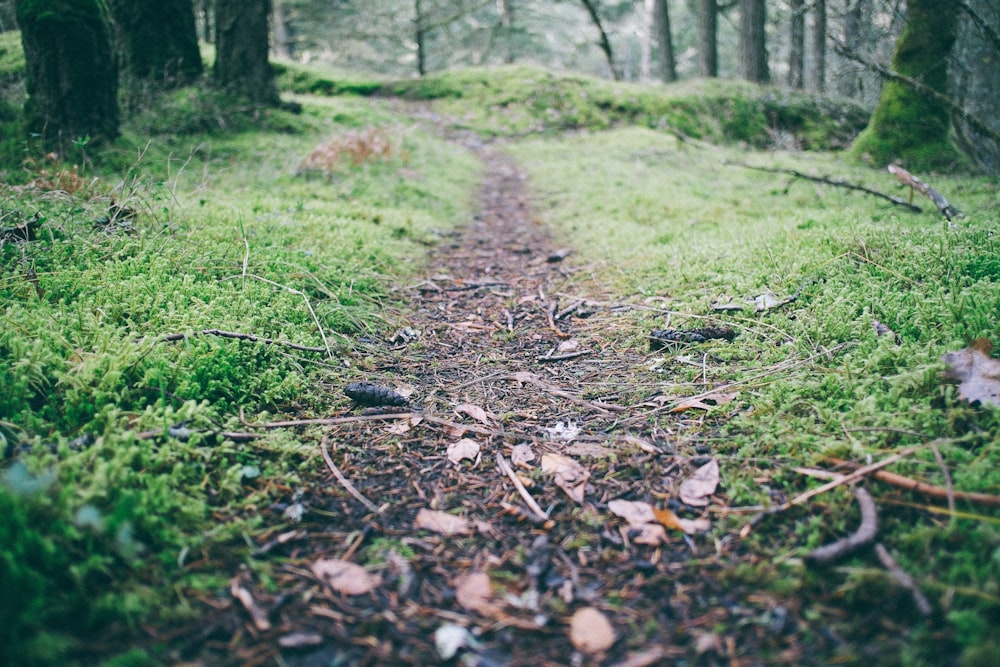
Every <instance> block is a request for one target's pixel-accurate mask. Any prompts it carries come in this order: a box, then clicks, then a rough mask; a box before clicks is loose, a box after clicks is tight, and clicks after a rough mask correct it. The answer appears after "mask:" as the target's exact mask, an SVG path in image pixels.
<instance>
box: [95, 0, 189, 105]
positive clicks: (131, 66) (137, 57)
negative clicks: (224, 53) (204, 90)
mask: <svg viewBox="0 0 1000 667" xmlns="http://www.w3.org/2000/svg"><path fill="white" fill-rule="evenodd" d="M108 7H109V8H110V9H111V15H112V17H113V18H114V22H115V27H116V33H117V37H118V48H119V53H120V54H121V56H122V63H123V64H124V67H125V70H126V71H127V72H128V74H129V75H130V76H133V77H135V78H136V79H140V80H144V81H152V82H155V83H158V84H162V85H165V86H167V87H171V86H176V85H182V84H184V83H187V82H190V81H193V80H194V79H197V78H198V77H199V76H201V72H202V63H201V52H200V51H199V50H198V35H197V33H196V31H195V22H194V5H193V3H192V0H109V1H108Z"/></svg>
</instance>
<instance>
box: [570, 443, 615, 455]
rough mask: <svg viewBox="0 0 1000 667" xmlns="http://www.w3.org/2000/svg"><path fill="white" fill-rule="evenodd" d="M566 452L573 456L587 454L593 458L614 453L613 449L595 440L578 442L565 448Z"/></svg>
mask: <svg viewBox="0 0 1000 667" xmlns="http://www.w3.org/2000/svg"><path fill="white" fill-rule="evenodd" d="M566 453H567V454H572V455H573V456H589V457H591V458H595V459H603V458H607V457H609V456H612V455H614V453H615V451H614V450H613V449H610V448H608V447H605V446H603V445H598V444H597V443H596V442H578V443H576V444H575V445H570V446H569V447H567V448H566Z"/></svg>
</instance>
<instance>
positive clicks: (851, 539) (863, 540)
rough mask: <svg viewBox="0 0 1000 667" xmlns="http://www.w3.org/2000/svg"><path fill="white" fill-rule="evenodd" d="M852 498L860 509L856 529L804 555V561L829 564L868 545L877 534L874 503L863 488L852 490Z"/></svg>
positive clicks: (876, 514) (876, 516)
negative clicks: (859, 519)
mask: <svg viewBox="0 0 1000 667" xmlns="http://www.w3.org/2000/svg"><path fill="white" fill-rule="evenodd" d="M854 497H855V498H856V499H857V501H858V506H859V507H860V508H861V525H860V526H858V529H857V530H856V531H855V532H853V533H851V534H850V535H848V536H847V537H842V538H840V539H839V540H836V541H835V542H831V543H830V544H826V545H824V546H821V547H819V548H816V549H813V550H812V551H810V552H809V553H808V554H806V560H809V561H812V562H814V563H829V562H830V561H832V560H835V559H837V558H840V557H841V556H843V555H845V554H847V553H849V552H851V551H854V550H855V549H857V548H858V547H860V546H862V545H865V544H868V543H869V542H871V541H873V540H874V539H875V535H876V533H878V512H876V511H875V501H874V500H872V497H871V494H869V493H868V492H867V491H865V489H864V488H863V487H860V486H859V487H857V488H856V489H854Z"/></svg>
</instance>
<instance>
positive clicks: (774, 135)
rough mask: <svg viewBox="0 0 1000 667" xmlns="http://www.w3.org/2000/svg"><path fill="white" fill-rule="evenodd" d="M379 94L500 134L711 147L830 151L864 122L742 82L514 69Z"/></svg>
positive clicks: (439, 77) (432, 79)
mask: <svg viewBox="0 0 1000 667" xmlns="http://www.w3.org/2000/svg"><path fill="white" fill-rule="evenodd" d="M383 90H384V91H385V92H388V93H391V94H394V95H399V96H402V97H405V98H409V99H413V100H420V101H426V102H433V104H434V108H435V109H436V110H438V111H439V112H441V113H442V114H448V115H451V116H453V117H454V122H455V123H456V124H458V125H462V126H466V127H469V128H471V129H474V130H476V131H477V132H481V133H483V134H488V135H498V136H510V135H514V136H521V135H529V134H536V133H542V134H545V133H549V134H551V133H560V132H565V131H567V130H606V129H609V128H612V127H617V126H621V125H637V126H641V127H649V128H654V129H659V130H664V131H668V132H672V133H677V134H681V135H685V136H690V137H694V138H698V139H706V140H711V141H716V142H725V143H745V144H749V145H751V146H757V147H764V146H770V145H775V144H776V145H779V146H783V147H790V146H792V145H794V146H797V147H800V148H812V149H829V148H836V147H843V146H846V145H847V144H848V143H849V142H850V140H851V139H852V138H853V137H854V135H855V134H857V133H858V132H859V131H860V130H861V128H863V127H864V125H865V123H866V122H867V114H866V113H865V112H864V111H863V110H861V109H860V108H859V107H858V106H857V105H855V104H854V103H852V102H849V101H845V100H833V99H830V98H819V97H815V96H811V95H807V94H805V93H797V92H792V91H788V90H783V89H778V88H769V87H760V86H755V85H753V84H749V83H746V82H741V81H732V80H719V79H714V80H697V81H685V82H682V83H676V84H669V85H663V86H646V85H637V84H623V83H612V82H609V81H606V80H603V79H597V78H592V77H587V76H583V75H579V74H565V73H557V72H554V71H549V70H545V69H541V68H533V67H527V66H520V65H519V66H509V67H501V68H490V69H475V68H471V69H465V70H460V71H454V72H445V73H440V74H433V75H430V76H426V77H423V78H421V79H414V80H409V81H401V82H395V83H391V84H387V85H386V86H385V87H384V89H383Z"/></svg>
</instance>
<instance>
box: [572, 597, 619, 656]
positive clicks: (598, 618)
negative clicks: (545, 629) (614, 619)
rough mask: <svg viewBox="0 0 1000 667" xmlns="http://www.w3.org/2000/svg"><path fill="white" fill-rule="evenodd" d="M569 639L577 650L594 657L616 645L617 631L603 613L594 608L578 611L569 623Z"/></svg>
mask: <svg viewBox="0 0 1000 667" xmlns="http://www.w3.org/2000/svg"><path fill="white" fill-rule="evenodd" d="M569 639H570V641H571V642H573V646H574V647H576V650H578V651H581V652H583V653H587V654H590V655H593V654H595V653H603V652H604V651H607V650H608V649H609V648H611V645H612V644H614V643H615V629H614V628H613V627H611V621H609V620H608V617H607V616H605V615H604V614H603V613H601V612H600V611H598V610H597V609H594V608H593V607H584V608H582V609H577V610H576V613H575V614H573V618H571V619H570V622H569Z"/></svg>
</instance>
